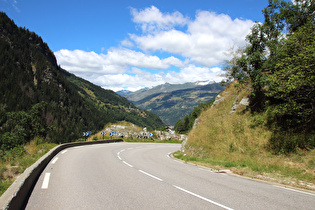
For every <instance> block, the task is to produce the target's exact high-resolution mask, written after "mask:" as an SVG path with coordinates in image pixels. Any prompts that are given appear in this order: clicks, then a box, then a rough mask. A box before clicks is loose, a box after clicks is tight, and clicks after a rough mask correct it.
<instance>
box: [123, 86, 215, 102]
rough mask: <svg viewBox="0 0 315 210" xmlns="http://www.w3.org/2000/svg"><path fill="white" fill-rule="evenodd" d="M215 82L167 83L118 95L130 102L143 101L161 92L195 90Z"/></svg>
mask: <svg viewBox="0 0 315 210" xmlns="http://www.w3.org/2000/svg"><path fill="white" fill-rule="evenodd" d="M213 83H214V82H211V81H198V82H187V83H184V84H170V83H165V84H162V85H158V86H155V87H152V88H147V87H146V88H142V89H140V90H137V91H135V92H131V91H126V90H123V91H118V92H117V94H119V95H121V96H123V97H126V98H127V99H128V100H129V101H132V102H133V101H139V100H141V99H144V98H145V97H147V96H150V95H153V94H156V93H161V92H172V91H176V90H184V89H189V88H195V87H198V86H201V85H208V84H213Z"/></svg>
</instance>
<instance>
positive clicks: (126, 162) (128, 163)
mask: <svg viewBox="0 0 315 210" xmlns="http://www.w3.org/2000/svg"><path fill="white" fill-rule="evenodd" d="M123 163H124V164H126V165H127V166H129V167H131V168H132V167H133V166H132V165H130V164H129V163H127V162H126V161H123Z"/></svg>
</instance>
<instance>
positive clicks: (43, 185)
mask: <svg viewBox="0 0 315 210" xmlns="http://www.w3.org/2000/svg"><path fill="white" fill-rule="evenodd" d="M49 178H50V173H46V174H45V177H44V181H43V184H42V189H47V188H48V184H49Z"/></svg>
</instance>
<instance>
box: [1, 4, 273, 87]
mask: <svg viewBox="0 0 315 210" xmlns="http://www.w3.org/2000/svg"><path fill="white" fill-rule="evenodd" d="M267 4H268V1H267V0H110V1H109V0H89V1H86V0H85V1H83V0H76V1H74V0H54V1H44V0H0V10H1V11H4V12H5V13H6V14H7V15H8V16H9V17H10V18H11V19H13V20H14V22H15V23H16V24H17V25H18V26H21V27H25V28H28V29H29V30H30V31H34V32H35V33H37V34H38V35H39V36H41V37H42V38H43V40H44V42H46V43H47V44H48V46H49V47H50V48H51V50H52V51H53V52H54V53H55V55H56V57H57V61H58V63H59V64H60V65H61V66H62V67H63V68H65V69H66V70H68V71H69V72H72V73H74V74H76V75H77V76H79V77H82V78H84V79H87V80H89V81H91V82H93V83H94V84H97V85H100V86H102V87H104V88H106V89H112V90H115V91H116V90H120V89H128V90H136V89H139V88H142V87H150V86H155V85H159V84H163V83H165V82H169V83H184V82H195V81H203V80H214V81H217V82H219V81H221V80H222V77H220V75H221V74H222V73H223V72H222V70H221V65H222V64H223V62H224V60H226V59H228V58H229V56H228V54H227V53H228V52H229V51H230V49H231V48H232V47H234V48H235V47H242V46H244V45H245V44H246V42H245V36H246V34H248V33H249V30H250V27H251V26H252V25H253V23H254V21H260V22H263V15H262V13H261V10H262V9H263V8H264V7H265V6H267Z"/></svg>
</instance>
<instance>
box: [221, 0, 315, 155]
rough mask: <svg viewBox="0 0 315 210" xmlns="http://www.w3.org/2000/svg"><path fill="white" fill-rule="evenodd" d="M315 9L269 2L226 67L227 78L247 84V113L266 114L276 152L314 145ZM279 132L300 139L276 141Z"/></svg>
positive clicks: (306, 2) (303, 3) (302, 1)
mask: <svg viewBox="0 0 315 210" xmlns="http://www.w3.org/2000/svg"><path fill="white" fill-rule="evenodd" d="M314 11H315V3H314V1H311V0H296V1H294V2H292V1H289V2H287V1H283V0H269V5H268V6H267V7H266V8H265V9H264V10H263V14H264V16H265V22H264V23H262V24H261V23H256V24H255V25H254V26H253V27H252V31H251V33H250V34H249V35H248V36H247V41H248V42H249V45H248V46H247V47H246V48H245V49H244V50H243V51H242V52H238V53H236V54H235V55H236V56H235V57H234V58H233V59H232V60H231V61H230V62H227V65H226V68H225V69H226V71H227V78H228V80H230V81H232V80H233V79H234V80H235V79H237V80H238V81H239V82H240V83H247V82H249V84H250V86H251V93H250V95H249V96H250V107H251V110H252V111H253V112H263V111H267V113H268V114H269V121H268V125H269V127H270V129H272V130H273V131H274V135H273V137H272V139H271V141H270V148H272V149H273V150H274V151H276V152H277V151H278V152H279V151H283V152H285V153H289V152H293V151H296V148H313V147H315V144H314V141H311V140H310V139H313V137H312V135H314V124H315V122H314V116H315V113H314V111H315V110H314V104H315V103H314V98H315V95H314V94H315V92H314V81H315V68H314V67H315V66H314V58H315V48H314V46H315V43H314V31H315V30H314V29H315V28H314V26H315V13H314ZM282 134H285V136H290V137H292V138H289V139H299V140H296V141H295V140H294V141H293V140H292V142H288V143H279V142H281V141H282V140H281V138H280V137H281V136H283V135H282ZM309 135H311V137H310V136H309ZM277 139H278V140H279V142H277V141H278V140H277ZM302 139H304V140H302ZM294 142H295V143H294ZM298 142H299V143H298ZM285 145H291V146H285Z"/></svg>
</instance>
